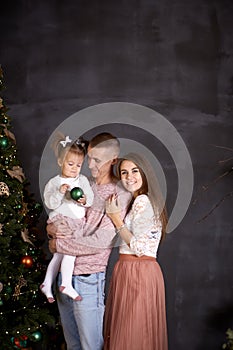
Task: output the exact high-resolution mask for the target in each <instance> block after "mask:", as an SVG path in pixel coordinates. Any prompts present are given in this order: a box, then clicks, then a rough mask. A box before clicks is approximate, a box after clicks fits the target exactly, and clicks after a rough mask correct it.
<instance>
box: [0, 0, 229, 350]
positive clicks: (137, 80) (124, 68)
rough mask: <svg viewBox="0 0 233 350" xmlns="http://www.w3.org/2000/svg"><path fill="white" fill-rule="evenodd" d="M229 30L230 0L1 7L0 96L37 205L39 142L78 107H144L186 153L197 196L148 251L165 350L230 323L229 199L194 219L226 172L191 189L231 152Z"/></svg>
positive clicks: (201, 340)
mask: <svg viewBox="0 0 233 350" xmlns="http://www.w3.org/2000/svg"><path fill="white" fill-rule="evenodd" d="M232 23H233V2H232V1H231V0H229V1H228V0H219V1H217V0H216V1H215V0H213V1H207V0H206V1H204V0H195V1H189V0H158V1H156V0H143V1H142V0H141V1H136V0H135V1H123V0H118V1H109V0H108V1H107V0H102V1H84V0H80V1H74V0H73V1H55V0H54V1H51V0H49V1H45V0H44V1H38V2H35V1H26V0H25V1H20V0H19V1H8V2H4V3H3V4H1V10H0V32H1V35H0V49H1V65H2V68H3V70H4V76H5V82H6V85H7V90H6V91H5V93H4V98H5V102H6V103H7V105H8V107H10V113H9V114H10V115H11V117H12V122H13V130H12V131H13V132H14V133H15V135H16V139H17V144H18V148H19V155H20V158H21V160H22V164H23V167H24V170H25V173H26V176H27V178H28V179H29V180H30V182H31V190H32V192H34V193H35V194H36V196H37V198H38V200H40V193H39V175H38V173H39V163H40V158H41V155H42V152H43V148H44V146H45V144H46V142H47V140H48V137H49V136H50V134H51V133H52V132H53V131H54V129H55V128H56V127H57V126H58V125H59V124H60V123H61V122H62V121H63V120H65V119H66V118H67V117H68V116H70V115H71V114H73V113H75V112H77V111H79V110H81V109H83V108H86V107H89V106H92V105H95V104H100V103H105V102H114V101H121V102H131V103H136V104H140V105H144V106H147V107H150V108H152V109H154V110H156V111H157V112H159V113H161V114H163V115H164V116H165V117H166V118H167V119H168V120H169V121H170V122H171V123H172V124H173V125H174V126H175V128H176V129H177V130H178V131H179V132H180V134H181V136H182V138H183V139H184V141H185V143H186V145H187V147H188V149H189V152H190V154H191V158H192V162H193V167H194V175H195V186H194V193H193V200H194V201H195V200H197V201H195V202H194V203H193V204H192V205H191V206H190V207H189V209H188V212H187V214H186V216H185V218H184V220H183V221H182V223H181V224H180V225H179V226H178V227H177V229H176V230H175V231H174V232H172V233H171V234H170V235H168V237H167V239H166V241H165V242H164V243H163V244H162V246H161V248H160V252H159V261H160V264H161V266H162V269H163V272H164V278H165V282H166V292H167V317H168V329H169V343H170V350H187V349H190V350H207V349H208V350H209V349H211V350H214V349H220V348H221V344H222V343H223V341H224V337H225V334H224V333H225V330H226V329H227V328H228V327H229V326H233V259H232V243H233V230H232V203H233V202H232V198H227V199H226V200H225V201H223V202H222V203H221V205H220V206H219V207H218V208H217V209H216V210H215V211H214V212H213V213H212V214H211V216H209V217H207V219H206V220H204V221H201V222H200V223H197V221H198V220H199V219H200V218H201V217H202V216H203V215H205V214H206V213H207V212H208V211H209V210H210V209H211V208H212V207H213V206H214V205H215V204H216V203H217V202H218V201H219V200H220V199H221V198H222V197H223V196H224V195H226V194H227V193H229V192H230V191H231V190H232V175H229V176H227V177H223V178H222V179H221V181H218V182H216V183H215V184H213V185H212V186H211V187H210V189H209V190H208V191H203V188H202V187H203V186H204V185H206V184H208V183H212V182H213V181H214V179H216V178H217V177H218V176H220V175H221V174H223V173H224V172H225V171H227V170H228V169H230V168H231V166H232V161H229V162H227V163H223V164H219V163H218V162H219V161H220V160H223V159H225V158H228V157H233V154H232V150H231V151H230V150H228V151H227V150H224V149H222V148H216V147H214V145H218V146H224V147H229V148H233V138H232V131H233V118H232V92H233V85H232V81H233V76H232V67H233V60H232V54H233V35H232V28H233V25H232ZM116 122H117V121H116ZM109 128H110V129H111V127H109ZM115 131H116V133H117V132H119V130H118V129H117V128H116V129H115ZM136 134H137V133H136ZM137 138H139V139H140V138H141V139H142V138H143V133H142V134H140V132H139V133H138V134H137ZM166 176H167V179H168V188H169V193H168V207H169V208H170V207H172V203H174V199H175V197H176V187H177V183H176V181H177V178H176V171H175V168H174V166H173V165H171V166H170V167H168V168H167V169H166ZM42 221H43V220H42ZM43 224H44V222H42V226H43ZM111 261H112V262H111V266H112V265H113V263H114V261H113V260H111Z"/></svg>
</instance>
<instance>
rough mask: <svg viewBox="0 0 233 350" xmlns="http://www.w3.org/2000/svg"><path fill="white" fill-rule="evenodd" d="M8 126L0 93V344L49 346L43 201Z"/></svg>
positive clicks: (0, 79)
mask: <svg viewBox="0 0 233 350" xmlns="http://www.w3.org/2000/svg"><path fill="white" fill-rule="evenodd" d="M3 90H4V83H3V73H2V69H1V67H0V91H3ZM10 129H11V118H10V117H9V115H8V109H7V108H6V106H5V104H4V102H3V99H2V98H1V97H0V248H1V254H0V324H1V327H0V348H1V349H4V350H7V349H34V348H36V349H37V348H39V349H46V350H47V349H50V348H51V347H49V346H44V345H43V344H44V343H45V341H46V337H47V338H48V327H54V324H55V323H54V310H53V309H51V306H49V305H48V303H47V302H46V300H45V298H44V296H43V295H42V293H41V291H40V290H39V285H40V283H41V282H42V281H43V278H44V274H45V269H46V263H45V259H44V253H43V250H42V249H41V241H40V240H39V239H38V229H37V228H36V224H37V222H38V219H39V217H40V215H41V210H42V205H41V204H40V203H37V202H36V201H35V200H34V199H33V196H32V195H31V194H30V193H29V190H28V187H29V182H28V181H27V179H26V177H25V175H24V172H23V169H22V167H21V164H20V162H19V160H18V158H17V144H16V139H15V136H14V134H13V133H12V131H11V130H10ZM46 334H47V335H46ZM47 341H48V339H47ZM39 344H40V345H39ZM38 346H39V347H38Z"/></svg>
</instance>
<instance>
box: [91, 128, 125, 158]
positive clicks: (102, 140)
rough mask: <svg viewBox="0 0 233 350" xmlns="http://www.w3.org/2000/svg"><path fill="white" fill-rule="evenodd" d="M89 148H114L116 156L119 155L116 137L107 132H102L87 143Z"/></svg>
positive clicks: (118, 143)
mask: <svg viewBox="0 0 233 350" xmlns="http://www.w3.org/2000/svg"><path fill="white" fill-rule="evenodd" d="M89 147H91V148H94V147H104V148H105V147H106V148H109V147H111V148H114V150H115V152H116V153H117V155H119V153H120V141H119V140H118V138H117V137H116V136H113V135H112V134H110V133H108V132H102V133H100V134H97V135H96V136H94V137H93V138H92V139H91V141H90V143H89Z"/></svg>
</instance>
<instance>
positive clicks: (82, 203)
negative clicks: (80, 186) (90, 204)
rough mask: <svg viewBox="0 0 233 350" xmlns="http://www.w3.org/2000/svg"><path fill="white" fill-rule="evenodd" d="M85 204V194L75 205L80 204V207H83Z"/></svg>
mask: <svg viewBox="0 0 233 350" xmlns="http://www.w3.org/2000/svg"><path fill="white" fill-rule="evenodd" d="M86 202H87V197H86V195H85V194H84V195H83V196H82V197H81V198H79V199H78V200H77V203H79V204H81V205H85V204H86Z"/></svg>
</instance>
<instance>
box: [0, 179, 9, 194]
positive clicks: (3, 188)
mask: <svg viewBox="0 0 233 350" xmlns="http://www.w3.org/2000/svg"><path fill="white" fill-rule="evenodd" d="M9 194H10V191H9V187H8V186H7V184H5V182H0V196H3V195H6V196H9Z"/></svg>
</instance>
